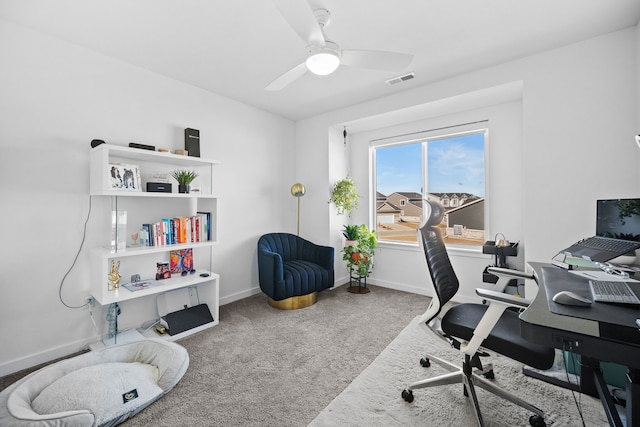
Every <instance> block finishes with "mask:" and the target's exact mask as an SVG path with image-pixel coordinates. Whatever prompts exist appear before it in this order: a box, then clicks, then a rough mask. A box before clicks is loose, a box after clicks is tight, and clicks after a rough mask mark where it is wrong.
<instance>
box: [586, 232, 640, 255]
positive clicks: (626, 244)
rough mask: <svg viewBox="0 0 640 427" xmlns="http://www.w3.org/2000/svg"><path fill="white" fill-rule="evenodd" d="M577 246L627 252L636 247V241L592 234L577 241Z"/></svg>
mask: <svg viewBox="0 0 640 427" xmlns="http://www.w3.org/2000/svg"><path fill="white" fill-rule="evenodd" d="M576 245H578V246H584V247H587V248H593V249H601V250H605V251H611V252H620V253H627V252H632V251H633V250H635V249H636V248H637V247H638V243H637V242H633V241H629V240H618V239H607V238H603V237H598V236H593V237H589V238H588V239H584V240H582V241H580V242H578V243H576Z"/></svg>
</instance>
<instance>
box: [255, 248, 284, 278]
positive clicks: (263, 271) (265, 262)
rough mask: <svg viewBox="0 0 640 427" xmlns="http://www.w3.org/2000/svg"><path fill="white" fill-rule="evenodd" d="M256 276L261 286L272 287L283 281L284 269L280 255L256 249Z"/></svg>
mask: <svg viewBox="0 0 640 427" xmlns="http://www.w3.org/2000/svg"><path fill="white" fill-rule="evenodd" d="M258 275H259V281H260V283H261V284H263V285H267V284H268V285H271V286H273V285H274V284H275V283H276V282H279V281H282V280H284V267H283V263H282V257H281V256H280V254H279V253H277V252H271V251H269V250H266V249H263V248H260V249H258Z"/></svg>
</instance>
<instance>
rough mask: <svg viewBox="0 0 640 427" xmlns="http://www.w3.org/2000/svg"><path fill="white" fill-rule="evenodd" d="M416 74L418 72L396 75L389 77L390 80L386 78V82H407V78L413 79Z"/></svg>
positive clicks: (392, 83)
mask: <svg viewBox="0 0 640 427" xmlns="http://www.w3.org/2000/svg"><path fill="white" fill-rule="evenodd" d="M415 76H416V73H408V74H404V75H402V76H398V77H394V78H392V79H389V80H385V82H386V83H389V84H390V85H394V84H396V83H402V82H406V81H407V80H411V79H413V78H414V77H415Z"/></svg>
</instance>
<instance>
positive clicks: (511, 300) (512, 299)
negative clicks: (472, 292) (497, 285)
mask: <svg viewBox="0 0 640 427" xmlns="http://www.w3.org/2000/svg"><path fill="white" fill-rule="evenodd" d="M476 294H478V296H481V297H482V298H484V299H486V300H488V301H491V302H501V303H505V304H507V305H508V306H509V307H518V308H527V307H529V304H531V301H530V300H528V299H525V298H522V297H517V296H515V295H510V294H506V293H504V292H496V291H492V290H490V289H482V288H477V289H476Z"/></svg>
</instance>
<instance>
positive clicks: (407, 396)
mask: <svg viewBox="0 0 640 427" xmlns="http://www.w3.org/2000/svg"><path fill="white" fill-rule="evenodd" d="M402 398H403V399H404V401H405V402H409V403H411V402H413V391H411V390H402Z"/></svg>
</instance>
